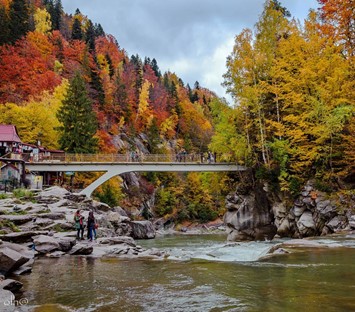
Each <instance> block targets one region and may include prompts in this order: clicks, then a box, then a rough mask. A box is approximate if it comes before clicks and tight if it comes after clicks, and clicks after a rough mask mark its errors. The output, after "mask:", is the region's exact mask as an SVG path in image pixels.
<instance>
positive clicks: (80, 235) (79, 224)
mask: <svg viewBox="0 0 355 312" xmlns="http://www.w3.org/2000/svg"><path fill="white" fill-rule="evenodd" d="M74 221H75V229H76V230H77V234H76V239H84V216H82V215H81V214H80V209H78V210H77V211H76V213H75V215H74Z"/></svg>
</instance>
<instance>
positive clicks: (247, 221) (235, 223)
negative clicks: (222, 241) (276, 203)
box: [223, 185, 284, 241]
mask: <svg viewBox="0 0 355 312" xmlns="http://www.w3.org/2000/svg"><path fill="white" fill-rule="evenodd" d="M226 207H227V212H226V214H225V215H224V219H223V221H224V224H225V225H226V227H227V229H226V230H227V233H228V237H227V239H228V240H230V241H238V240H255V239H256V240H265V239H272V238H273V237H274V236H275V234H276V226H275V225H274V215H273V211H272V208H271V205H270V202H269V200H268V198H267V195H266V192H265V191H264V190H263V188H262V187H261V186H260V185H259V186H256V187H255V188H254V189H251V188H245V189H243V190H240V191H238V190H237V193H235V194H233V195H230V196H228V197H227V199H226ZM283 210H284V209H283V207H281V206H280V207H279V210H278V214H279V216H281V215H282V214H283V213H284V211H283ZM279 222H281V218H280V221H279Z"/></svg>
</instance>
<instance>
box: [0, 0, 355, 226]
mask: <svg viewBox="0 0 355 312" xmlns="http://www.w3.org/2000/svg"><path fill="white" fill-rule="evenodd" d="M318 2H319V9H318V10H315V11H311V12H310V13H309V15H308V18H307V19H306V20H305V21H297V20H295V19H293V18H292V16H291V14H290V13H289V11H288V10H287V8H285V7H283V5H282V4H281V3H280V2H279V1H277V0H266V1H265V4H264V9H263V12H260V16H259V17H258V19H257V18H256V23H255V27H254V28H253V29H244V30H243V31H242V32H241V33H239V34H236V36H235V42H234V47H233V51H231V54H230V55H229V56H228V58H227V60H226V71H225V75H224V77H221V83H223V84H224V86H225V87H226V89H227V91H228V92H229V93H230V95H231V96H232V98H233V100H234V103H233V105H232V104H230V103H227V102H226V100H225V99H223V98H219V97H218V96H217V95H216V94H214V93H213V92H211V91H210V90H208V89H206V88H204V87H203V86H201V85H200V84H199V82H197V81H196V82H195V83H194V85H193V86H190V85H189V84H185V82H184V81H182V80H181V79H180V78H179V77H178V75H177V74H176V73H172V72H161V70H160V68H159V65H158V60H156V59H155V58H151V57H144V58H141V56H139V55H132V56H128V55H127V52H126V51H125V50H124V47H120V45H119V42H117V40H116V39H115V38H114V37H113V36H112V35H110V34H107V33H105V30H104V29H103V28H102V27H101V25H100V24H96V23H94V22H92V21H91V20H90V18H89V17H87V16H85V15H83V14H82V13H81V12H80V8H79V9H77V10H76V12H75V14H74V15H69V14H67V13H66V12H64V11H63V8H62V4H61V1H60V0H0V124H13V125H15V126H16V127H17V129H18V132H19V135H20V137H21V139H22V140H23V141H24V142H28V143H33V144H35V143H36V142H37V141H38V140H39V139H40V140H41V143H42V144H43V145H44V146H46V147H47V148H52V149H62V150H64V151H66V152H68V153H127V152H129V151H130V150H136V149H140V147H139V144H138V143H137V141H139V142H143V144H144V148H145V150H146V152H149V153H152V154H160V153H161V154H165V153H177V152H179V151H181V150H183V149H184V150H186V151H187V152H188V153H196V154H200V153H206V152H207V151H209V150H210V151H212V152H214V153H216V154H217V155H219V157H220V160H222V161H235V162H238V163H239V164H242V165H246V166H248V167H249V168H250V169H251V171H252V174H253V176H254V177H255V179H259V180H263V181H268V182H269V183H270V185H271V186H272V187H273V188H274V189H275V191H277V192H281V193H283V194H286V195H288V196H293V195H295V194H297V192H299V190H300V187H301V186H302V185H303V184H304V183H305V182H306V181H307V180H308V179H311V178H313V179H315V180H316V181H317V183H318V184H317V186H318V188H320V189H322V190H323V191H326V192H336V191H339V190H341V191H344V192H345V191H346V190H348V189H351V188H353V186H354V184H355V183H354V181H355V149H354V146H355V85H354V82H355V12H354V4H353V1H352V0H318ZM122 140H123V141H125V142H127V144H125V145H122V144H119V143H118V142H121V141H122ZM127 146H128V147H127ZM93 178H94V177H92V176H90V175H83V174H81V175H79V176H77V177H76V180H77V181H78V182H82V183H84V184H85V183H88V182H89V181H90V180H92V179H93ZM123 180H126V182H125V183H123ZM123 180H122V179H121V178H115V179H112V181H109V182H107V183H106V184H104V185H103V186H102V187H100V188H99V189H98V190H97V191H96V192H95V196H97V197H98V198H99V199H100V200H102V201H105V202H107V203H109V204H112V205H117V204H120V205H121V206H123V207H125V208H127V209H133V207H141V206H142V203H144V202H145V201H147V199H148V198H150V197H151V196H152V194H154V195H155V205H154V211H153V213H154V215H155V216H157V217H161V216H166V215H170V216H173V218H175V219H176V220H178V221H184V220H200V221H208V220H213V219H215V218H217V217H218V216H222V215H223V212H224V208H223V198H224V197H225V195H226V194H228V193H229V192H230V191H231V190H233V187H234V185H235V183H236V181H240V177H239V176H238V175H235V174H222V173H218V174H217V173H214V174H212V173H189V174H186V175H179V174H171V173H170V174H167V173H150V174H143V175H142V176H140V177H139V183H138V185H137V184H134V183H129V181H128V180H129V179H128V177H123ZM127 185H128V186H127ZM144 207H145V206H144V205H143V212H142V215H143V216H145V217H149V214H150V213H151V212H149V211H147V210H145V209H144Z"/></svg>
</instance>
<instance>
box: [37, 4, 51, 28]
mask: <svg viewBox="0 0 355 312" xmlns="http://www.w3.org/2000/svg"><path fill="white" fill-rule="evenodd" d="M34 20H35V29H36V31H37V32H39V33H41V34H48V33H49V32H50V31H51V29H52V22H51V15H50V14H49V13H48V12H47V10H46V9H41V8H37V9H36V12H35V14H34Z"/></svg>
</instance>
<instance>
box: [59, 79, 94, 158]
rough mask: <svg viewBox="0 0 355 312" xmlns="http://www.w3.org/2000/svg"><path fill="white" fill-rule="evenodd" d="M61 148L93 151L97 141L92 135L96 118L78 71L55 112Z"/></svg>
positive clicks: (71, 151)
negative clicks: (59, 123)
mask: <svg viewBox="0 0 355 312" xmlns="http://www.w3.org/2000/svg"><path fill="white" fill-rule="evenodd" d="M57 117H58V120H59V121H60V122H61V123H62V126H61V127H60V128H59V131H60V139H59V143H60V145H61V148H62V149H63V150H64V151H66V152H69V153H84V154H88V153H95V152H96V151H97V146H98V141H97V138H95V137H94V135H95V133H96V130H97V120H96V116H95V113H94V112H93V110H92V104H91V101H90V98H89V97H88V93H87V90H86V86H85V82H84V80H83V78H82V77H81V75H80V73H76V75H75V76H74V78H73V79H72V80H71V82H70V87H69V90H68V93H67V96H66V98H65V99H64V101H63V105H62V107H61V108H60V109H59V111H58V114H57Z"/></svg>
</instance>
